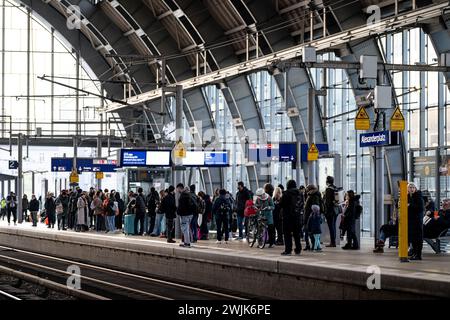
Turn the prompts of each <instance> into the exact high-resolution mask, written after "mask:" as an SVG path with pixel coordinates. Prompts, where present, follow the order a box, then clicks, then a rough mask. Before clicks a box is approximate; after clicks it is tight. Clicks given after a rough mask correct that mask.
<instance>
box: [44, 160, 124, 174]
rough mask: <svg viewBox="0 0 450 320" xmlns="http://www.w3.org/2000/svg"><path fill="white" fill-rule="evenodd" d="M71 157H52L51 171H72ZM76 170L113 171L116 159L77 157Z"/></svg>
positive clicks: (79, 171)
mask: <svg viewBox="0 0 450 320" xmlns="http://www.w3.org/2000/svg"><path fill="white" fill-rule="evenodd" d="M72 166H73V158H52V159H51V171H52V172H72ZM76 169H77V172H78V173H81V172H115V171H116V169H117V161H116V160H106V159H93V158H77V168H76Z"/></svg>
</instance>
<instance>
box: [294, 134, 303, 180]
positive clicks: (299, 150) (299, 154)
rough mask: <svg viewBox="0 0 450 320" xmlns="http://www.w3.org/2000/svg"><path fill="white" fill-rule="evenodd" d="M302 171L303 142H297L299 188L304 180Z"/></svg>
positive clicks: (296, 170) (296, 176)
mask: <svg viewBox="0 0 450 320" xmlns="http://www.w3.org/2000/svg"><path fill="white" fill-rule="evenodd" d="M301 170H302V142H301V141H297V163H296V169H295V181H297V185H298V186H300V181H301V180H302V176H301Z"/></svg>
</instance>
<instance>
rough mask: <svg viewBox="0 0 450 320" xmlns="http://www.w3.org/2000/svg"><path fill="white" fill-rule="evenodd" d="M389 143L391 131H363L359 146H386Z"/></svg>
mask: <svg viewBox="0 0 450 320" xmlns="http://www.w3.org/2000/svg"><path fill="white" fill-rule="evenodd" d="M389 143H390V133H389V131H380V132H370V133H362V134H361V135H360V137H359V146H360V147H361V148H364V147H377V146H384V145H388V144H389Z"/></svg>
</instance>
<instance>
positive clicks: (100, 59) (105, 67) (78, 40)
mask: <svg viewBox="0 0 450 320" xmlns="http://www.w3.org/2000/svg"><path fill="white" fill-rule="evenodd" d="M16 1H18V2H19V3H21V4H23V5H24V6H26V7H28V8H29V9H30V10H31V11H32V12H34V13H35V14H37V15H38V16H40V17H41V18H42V19H43V20H44V21H46V22H47V23H48V24H50V25H51V26H52V28H53V29H54V30H56V31H57V32H59V33H60V34H61V35H62V36H63V37H64V38H65V39H66V40H67V41H68V42H69V43H70V45H71V46H72V47H73V48H74V49H75V50H76V51H77V52H79V53H80V56H81V58H83V60H84V61H85V62H86V63H87V64H88V65H89V67H90V68H91V69H92V71H93V72H94V73H95V75H96V76H97V77H98V78H99V79H100V78H103V77H105V76H108V75H110V76H111V78H116V79H121V78H122V79H124V80H126V81H129V82H130V83H131V84H132V90H133V91H134V92H135V93H137V92H142V90H141V88H140V87H139V85H138V83H137V82H136V81H135V79H134V78H133V77H132V76H130V74H129V73H128V72H127V68H126V65H125V63H124V61H123V60H122V59H120V57H117V56H116V57H108V56H107V55H109V54H112V55H116V54H117V52H116V50H115V49H114V48H113V46H112V45H111V44H110V43H109V42H108V40H107V39H106V38H105V37H104V36H103V34H102V33H101V32H100V31H99V30H98V29H97V28H96V27H95V26H94V25H93V24H92V23H91V21H90V20H89V19H87V18H86V16H84V15H83V14H82V13H81V16H80V19H81V21H80V29H79V30H74V29H69V28H68V27H67V21H68V18H69V17H70V15H71V14H72V11H71V10H70V8H69V5H70V3H69V2H68V1H55V0H51V1H49V2H47V3H44V2H43V1H31V0H16ZM83 7H84V8H88V9H89V8H91V7H90V4H89V3H84V2H83ZM49 8H53V9H51V10H49ZM104 89H105V91H106V92H107V93H108V95H109V96H112V97H116V98H119V97H123V88H122V86H118V85H115V84H112V83H109V82H108V83H106V84H104ZM119 117H120V118H121V120H122V122H123V123H124V125H125V126H126V125H127V122H126V119H128V118H132V117H130V111H127V112H119ZM152 119H153V122H154V123H156V121H155V119H154V118H153V115H152Z"/></svg>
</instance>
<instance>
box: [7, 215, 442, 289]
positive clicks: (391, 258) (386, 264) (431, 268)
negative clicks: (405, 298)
mask: <svg viewBox="0 0 450 320" xmlns="http://www.w3.org/2000/svg"><path fill="white" fill-rule="evenodd" d="M0 228H8V229H9V228H11V229H15V228H17V229H19V230H20V229H22V230H28V231H29V230H39V231H41V232H42V231H45V232H48V233H58V234H61V235H63V234H66V235H68V236H69V235H77V236H80V235H82V236H83V238H84V237H92V238H97V239H103V240H105V239H111V240H112V241H111V242H116V241H120V242H122V241H123V242H127V243H129V244H132V243H135V244H139V245H145V244H149V246H152V247H154V246H155V245H158V246H162V247H177V248H179V249H183V250H200V251H202V252H204V253H208V254H209V253H210V254H212V255H214V254H215V253H225V254H232V255H236V256H243V257H255V258H256V257H259V258H262V259H264V260H266V259H269V260H272V259H273V260H282V261H284V262H292V263H302V264H311V265H318V266H330V267H333V268H338V269H347V270H352V269H359V270H361V269H362V268H365V267H369V266H378V267H379V268H380V269H381V273H383V271H386V272H388V273H389V274H392V273H398V274H399V276H400V275H401V276H407V277H413V278H415V277H417V278H427V279H435V280H439V281H445V282H447V281H448V282H449V283H450V254H435V253H434V252H433V251H432V250H431V248H429V246H427V245H425V244H424V253H423V257H422V258H423V260H422V261H411V262H409V263H401V262H400V261H399V259H398V252H397V250H396V249H395V248H391V249H389V248H387V247H385V253H383V254H374V253H372V249H373V239H371V238H362V240H361V242H362V243H361V250H355V251H349V250H342V249H341V248H340V247H336V248H325V247H323V248H322V250H323V251H322V252H310V251H302V254H301V255H299V256H297V255H292V256H287V257H285V256H281V255H280V253H281V252H282V251H283V250H284V246H275V247H273V248H268V247H266V248H264V249H258V248H256V247H254V248H250V247H249V246H248V244H247V242H246V241H245V240H244V241H239V240H231V241H229V242H228V244H216V240H208V241H202V240H199V241H198V242H197V243H195V244H192V246H193V247H192V248H180V247H179V242H180V241H179V240H177V243H176V244H170V243H167V242H166V239H162V238H158V237H149V236H125V235H124V234H123V233H119V232H117V233H114V234H110V233H108V234H106V233H105V232H96V231H92V230H91V231H88V232H83V233H81V232H74V231H70V230H68V231H58V230H57V228H56V227H55V229H48V228H47V226H45V225H44V224H39V225H38V227H35V228H33V227H32V226H31V223H28V222H25V223H22V224H17V226H14V225H13V224H11V226H10V227H8V224H7V222H6V221H0ZM341 243H345V240H344V241H342V242H341ZM302 245H303V246H304V243H302Z"/></svg>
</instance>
